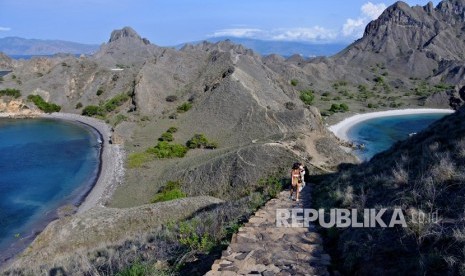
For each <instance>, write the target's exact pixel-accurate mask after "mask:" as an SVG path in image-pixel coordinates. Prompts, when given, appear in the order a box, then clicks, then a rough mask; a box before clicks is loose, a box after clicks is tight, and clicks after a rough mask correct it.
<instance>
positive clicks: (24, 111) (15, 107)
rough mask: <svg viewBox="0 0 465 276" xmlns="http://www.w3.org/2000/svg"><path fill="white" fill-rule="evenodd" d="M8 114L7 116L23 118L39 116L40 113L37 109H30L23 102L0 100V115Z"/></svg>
mask: <svg viewBox="0 0 465 276" xmlns="http://www.w3.org/2000/svg"><path fill="white" fill-rule="evenodd" d="M2 113H3V114H8V116H14V117H23V116H34V115H39V114H41V113H42V112H41V111H40V110H38V109H35V108H34V109H30V108H29V106H28V105H27V104H25V103H24V102H23V100H6V101H4V100H3V99H0V115H1V114H2Z"/></svg>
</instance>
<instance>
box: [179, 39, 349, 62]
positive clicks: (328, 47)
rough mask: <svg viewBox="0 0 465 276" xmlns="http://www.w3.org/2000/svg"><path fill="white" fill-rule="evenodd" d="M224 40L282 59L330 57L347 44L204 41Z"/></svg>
mask: <svg viewBox="0 0 465 276" xmlns="http://www.w3.org/2000/svg"><path fill="white" fill-rule="evenodd" d="M224 40H230V41H231V42H233V43H235V44H241V45H243V46H245V47H246V48H250V49H252V50H254V51H255V52H257V53H259V54H261V55H269V54H278V55H281V56H284V57H290V56H292V55H295V54H298V55H301V56H303V57H316V56H332V55H335V54H336V53H338V52H340V51H342V50H343V49H344V48H345V47H347V46H348V43H326V44H315V43H310V42H296V41H271V40H259V39H252V38H238V37H229V36H222V37H212V38H208V39H206V41H208V42H213V43H216V42H219V41H224ZM200 42H201V41H196V42H191V43H190V44H197V43H200ZM185 44H187V43H183V44H181V45H179V46H178V47H179V48H180V47H182V46H184V45H185Z"/></svg>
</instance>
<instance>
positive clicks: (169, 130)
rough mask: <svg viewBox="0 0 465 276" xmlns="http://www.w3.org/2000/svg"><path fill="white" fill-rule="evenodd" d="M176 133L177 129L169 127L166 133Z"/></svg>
mask: <svg viewBox="0 0 465 276" xmlns="http://www.w3.org/2000/svg"><path fill="white" fill-rule="evenodd" d="M177 131H178V128H177V127H170V128H169V129H168V130H167V131H166V132H169V133H175V132H177Z"/></svg>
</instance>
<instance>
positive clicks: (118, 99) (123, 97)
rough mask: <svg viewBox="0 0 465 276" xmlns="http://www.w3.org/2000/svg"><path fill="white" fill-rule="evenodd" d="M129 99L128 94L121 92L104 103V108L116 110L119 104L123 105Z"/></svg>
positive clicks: (108, 110)
mask: <svg viewBox="0 0 465 276" xmlns="http://www.w3.org/2000/svg"><path fill="white" fill-rule="evenodd" d="M128 100H129V96H128V95H127V94H124V93H123V94H119V95H116V96H115V97H113V98H111V99H110V100H108V101H107V102H106V103H105V104H104V105H103V107H104V109H105V110H106V111H107V112H112V111H114V110H115V109H116V108H117V107H118V106H121V105H123V104H124V103H125V102H126V101H128Z"/></svg>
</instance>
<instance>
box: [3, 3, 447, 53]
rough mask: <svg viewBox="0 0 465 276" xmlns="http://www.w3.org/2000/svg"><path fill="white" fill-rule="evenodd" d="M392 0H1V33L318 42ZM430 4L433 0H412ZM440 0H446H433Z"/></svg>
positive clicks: (341, 37)
mask: <svg viewBox="0 0 465 276" xmlns="http://www.w3.org/2000/svg"><path fill="white" fill-rule="evenodd" d="M394 2H395V1H391V0H383V1H377V0H371V1H366V0H350V1H347V0H331V1H323V0H231V1H218V0H197V1H196V0H38V1H31V0H0V38H1V37H9V36H18V37H23V38H36V39H59V40H67V41H74V42H80V43H88V44H101V43H104V42H107V41H108V39H109V37H110V33H111V31H112V30H114V29H121V28H122V27H124V26H130V27H132V28H133V29H135V30H136V31H137V32H138V33H139V34H140V35H141V36H142V37H145V38H148V39H149V40H150V41H151V42H152V43H155V44H158V45H160V46H172V45H177V44H180V43H183V42H191V41H199V40H204V39H207V38H209V37H218V36H234V37H245V38H256V39H264V40H281V41H304V42H312V43H336V42H352V41H354V40H355V39H357V38H360V37H361V36H362V34H363V30H364V28H365V26H366V24H368V23H369V22H370V21H371V20H374V19H376V18H377V17H378V16H379V15H380V14H381V13H382V11H383V10H384V9H385V8H386V7H388V6H389V5H392V4H393V3H394ZM405 2H406V3H408V4H409V5H412V6H413V5H422V6H424V5H426V4H427V2H428V1H426V0H423V1H422V0H407V1H405ZM432 2H433V3H434V5H435V6H436V5H437V4H438V3H439V0H436V1H432Z"/></svg>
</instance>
